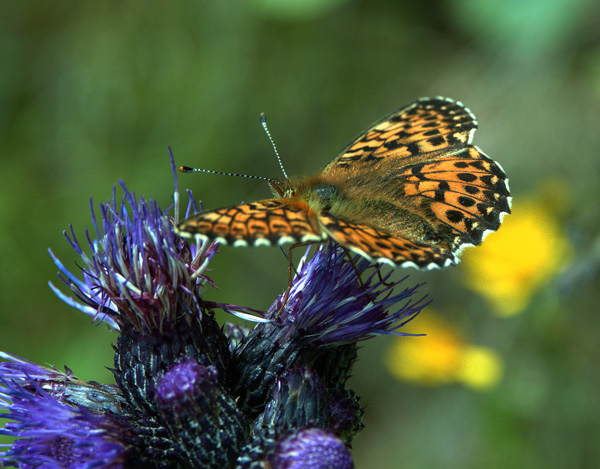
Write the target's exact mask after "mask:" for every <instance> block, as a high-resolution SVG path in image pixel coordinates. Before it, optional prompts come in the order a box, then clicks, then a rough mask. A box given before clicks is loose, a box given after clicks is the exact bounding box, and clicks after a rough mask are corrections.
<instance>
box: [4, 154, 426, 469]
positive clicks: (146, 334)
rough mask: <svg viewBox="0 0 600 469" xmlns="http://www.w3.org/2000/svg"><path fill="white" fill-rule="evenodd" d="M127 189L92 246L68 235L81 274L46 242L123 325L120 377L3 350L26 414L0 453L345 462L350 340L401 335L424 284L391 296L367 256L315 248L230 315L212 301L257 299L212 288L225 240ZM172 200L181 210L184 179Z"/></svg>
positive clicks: (151, 463) (90, 296) (358, 417)
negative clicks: (226, 318)
mask: <svg viewBox="0 0 600 469" xmlns="http://www.w3.org/2000/svg"><path fill="white" fill-rule="evenodd" d="M172 167H173V170H174V172H175V167H174V164H172ZM121 187H122V189H123V191H124V195H123V197H122V198H120V199H118V198H117V195H116V190H113V194H112V199H111V200H110V201H109V202H108V203H107V204H104V205H101V208H100V214H99V216H96V214H95V213H94V211H93V210H92V222H93V227H94V229H93V235H95V236H93V235H92V234H90V233H88V232H87V231H86V243H85V244H86V245H87V247H86V250H88V253H86V252H85V250H84V247H83V246H82V245H81V244H80V242H79V241H78V239H77V238H76V237H75V235H74V230H73V229H71V231H70V234H68V235H65V236H66V237H67V240H68V242H69V243H70V244H71V246H72V247H73V249H74V250H75V252H76V253H77V254H78V255H79V256H80V258H81V260H82V262H83V265H82V267H81V269H80V275H74V274H72V273H71V272H69V270H68V269H67V268H66V267H65V266H64V265H63V263H61V262H60V261H59V260H58V259H57V258H56V257H54V255H52V257H53V259H54V262H55V263H56V265H57V267H58V269H59V278H60V279H61V280H62V281H63V282H64V283H65V284H66V285H67V287H68V288H69V289H70V291H71V293H72V295H73V298H71V297H69V296H67V295H66V294H64V293H62V292H61V291H59V290H58V289H57V288H56V287H54V286H52V285H51V287H52V289H53V290H54V291H55V292H56V294H57V295H58V296H59V297H60V298H61V299H62V300H64V301H65V302H66V303H68V304H69V305H71V306H74V307H75V308H77V309H79V310H81V311H83V312H84V313H85V314H88V315H90V316H92V317H93V318H94V320H95V321H100V322H105V323H106V324H107V325H108V326H109V327H110V328H111V329H112V330H114V331H115V332H116V333H118V337H117V338H116V344H115V345H114V348H115V358H114V365H113V366H114V368H113V369H112V372H113V374H114V376H115V381H116V384H115V385H106V384H99V383H94V382H83V381H81V380H79V379H77V378H76V377H75V376H74V375H73V373H72V372H70V370H68V369H67V371H66V372H64V373H63V372H60V371H58V370H57V369H54V368H44V367H40V366H38V365H36V364H34V363H31V362H28V361H26V360H24V359H19V358H17V357H14V356H10V355H7V354H3V355H0V358H2V359H4V360H5V363H2V364H0V404H1V405H2V406H3V407H5V408H6V409H7V410H8V413H7V414H4V415H5V417H4V418H8V419H13V420H15V421H16V422H14V423H7V424H6V425H5V429H4V430H3V432H4V433H6V434H10V435H12V436H15V437H17V438H20V439H18V440H16V441H15V443H14V444H13V445H12V447H11V449H10V451H9V452H7V453H5V455H4V456H2V457H1V458H3V459H0V462H8V461H10V462H12V463H15V464H19V465H20V466H21V467H29V466H32V465H34V464H37V463H40V464H42V467H50V466H52V465H55V466H56V465H58V464H63V465H64V466H65V467H72V466H74V465H78V467H80V466H81V467H87V466H88V465H89V466H90V467H91V466H92V465H104V466H106V467H111V464H112V465H113V466H114V467H118V466H121V467H263V466H264V464H267V463H269V462H270V463H271V464H274V465H280V466H277V467H308V466H302V465H301V464H302V463H306V462H307V461H310V462H311V464H313V462H314V464H326V463H327V461H334V462H335V463H336V464H338V465H337V466H334V467H351V465H352V461H351V459H350V456H349V454H348V451H347V449H346V446H345V445H349V444H350V443H351V441H352V439H353V437H354V436H355V435H356V434H357V433H358V432H359V431H360V430H361V428H362V427H363V424H362V415H363V409H362V408H361V406H360V404H359V402H358V398H357V397H356V396H355V394H354V393H353V392H352V391H351V390H349V389H347V388H346V387H345V385H346V380H347V378H348V376H349V375H350V371H351V367H352V364H353V362H354V360H355V359H356V356H357V345H356V344H357V343H358V342H359V341H362V340H367V339H369V338H372V337H374V336H376V335H380V334H402V333H401V332H400V331H399V328H401V327H402V326H403V325H404V324H405V323H406V322H408V321H410V320H411V319H412V318H414V317H415V316H416V315H417V314H418V312H419V311H420V310H421V309H422V308H423V307H424V306H425V301H424V298H421V299H419V300H417V301H415V300H413V295H414V294H415V291H416V289H417V288H418V286H416V287H413V288H405V289H404V290H403V291H401V292H400V293H396V294H395V293H394V287H395V286H397V285H398V283H400V282H396V283H390V284H387V283H386V282H385V280H387V279H388V277H389V275H388V276H386V277H384V278H383V279H381V278H380V277H378V276H379V271H378V270H377V268H376V267H374V266H372V265H370V264H369V263H368V262H367V261H366V260H364V259H357V258H354V259H350V258H349V257H348V256H347V255H346V253H345V252H344V251H343V250H342V249H340V248H339V247H338V246H335V245H326V246H320V247H319V248H318V249H317V251H316V253H315V254H314V255H312V256H311V255H310V252H309V251H307V253H306V255H305V256H304V258H303V259H302V261H301V265H300V267H299V268H298V274H297V275H296V277H295V278H294V280H293V282H292V285H291V286H290V289H289V292H287V294H283V295H281V296H280V297H279V298H277V300H276V301H275V302H274V303H273V305H272V306H271V308H270V309H269V310H268V311H267V312H266V313H264V315H263V316H262V317H257V318H255V323H256V324H255V325H254V327H253V328H248V327H245V326H232V325H226V326H225V327H222V326H220V325H219V324H218V323H217V322H216V320H215V317H214V313H213V309H214V308H222V309H224V310H226V311H229V312H232V313H234V314H237V315H240V316H242V317H249V314H247V313H250V312H252V310H251V309H249V308H242V307H238V306H234V305H228V304H220V303H214V302H210V301H207V300H206V299H205V298H203V295H206V294H207V293H205V292H204V289H205V287H206V286H207V285H211V284H212V282H211V280H210V278H209V277H207V275H206V267H207V264H208V262H209V261H210V259H211V258H212V256H213V255H214V254H215V253H216V252H217V247H218V246H217V245H216V244H192V245H188V244H187V243H186V242H185V241H184V240H183V239H181V238H179V237H177V236H176V235H175V234H174V232H173V220H172V218H171V216H169V214H168V213H167V212H164V211H161V210H160V209H159V208H158V205H157V204H156V202H154V201H145V200H144V199H142V198H140V199H137V198H136V197H135V195H134V194H133V193H132V192H130V191H128V190H127V188H126V186H125V185H124V184H123V183H121ZM174 200H175V209H176V210H175V211H177V206H178V199H177V182H176V195H175V198H174ZM190 211H193V212H194V213H195V212H196V211H197V209H196V207H195V205H194V203H193V200H192V199H191V195H190V204H189V206H188V214H189V213H190ZM286 298H287V300H285V304H284V299H286ZM88 450H89V451H88ZM86 451H87V452H86ZM319 454H320V455H321V456H322V457H321V459H319V457H318V455H319ZM73 458H78V459H77V461H78V462H77V463H76V464H75V463H73V464H71V463H70V462H69V461H74V460H75V459H73ZM88 459H89V464H88V463H87V461H88ZM327 464H328V463H327ZM44 465H45V466H44ZM311 467H325V466H318V465H316V466H311Z"/></svg>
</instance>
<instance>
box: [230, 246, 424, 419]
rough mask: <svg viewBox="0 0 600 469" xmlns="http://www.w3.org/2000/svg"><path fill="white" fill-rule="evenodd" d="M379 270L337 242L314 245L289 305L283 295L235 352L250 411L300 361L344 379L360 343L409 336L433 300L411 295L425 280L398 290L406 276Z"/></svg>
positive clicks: (257, 410)
mask: <svg viewBox="0 0 600 469" xmlns="http://www.w3.org/2000/svg"><path fill="white" fill-rule="evenodd" d="M377 269H378V267H375V266H372V265H371V264H370V263H369V262H368V261H366V260H364V259H359V258H358V257H355V258H353V259H350V258H349V257H348V256H347V255H346V253H345V251H344V250H343V249H341V248H340V247H339V246H337V245H334V244H328V245H321V246H320V247H319V248H318V250H317V252H316V253H315V254H314V255H313V256H312V257H310V255H309V251H307V253H306V255H305V256H304V257H303V259H302V260H301V262H300V268H299V270H298V274H297V275H296V277H295V278H294V280H293V281H292V285H291V287H290V290H289V294H288V295H287V301H286V302H285V305H284V304H283V301H284V300H285V298H286V295H285V294H282V295H280V296H279V298H277V300H276V301H275V302H274V303H273V305H272V306H271V308H270V309H269V310H268V311H267V314H266V316H267V317H269V318H271V319H272V320H271V322H269V323H262V324H258V325H257V326H256V327H255V328H254V329H253V330H252V331H251V332H250V333H249V334H248V336H247V337H246V338H245V339H244V340H243V341H242V342H241V343H240V344H239V346H238V347H237V348H236V349H235V350H234V361H235V366H236V376H237V377H238V378H237V382H238V383H240V387H239V389H238V390H237V392H239V394H240V396H241V397H240V400H239V401H238V402H239V404H240V405H241V406H242V409H246V410H247V411H248V412H250V413H256V414H258V413H260V412H261V411H262V409H263V407H264V405H265V401H266V399H267V398H268V396H269V392H270V389H271V388H272V386H273V385H274V383H275V381H276V379H277V377H278V376H280V375H281V373H283V372H284V371H285V370H288V369H290V368H291V367H293V366H310V367H312V368H314V369H315V370H316V371H317V372H318V373H319V374H320V375H321V377H323V378H325V379H326V381H328V382H331V383H334V384H336V385H337V384H343V383H344V382H345V381H346V380H347V378H348V376H349V374H350V370H351V367H352V364H353V362H354V360H355V359H356V344H357V342H359V341H362V340H366V339H369V338H371V337H374V336H375V335H378V334H398V335H404V334H403V333H401V332H398V329H399V328H400V327H402V326H403V325H404V324H406V323H407V322H408V321H410V320H411V319H413V318H414V317H415V316H416V315H417V314H418V313H419V312H420V311H421V309H422V308H423V307H425V306H426V304H427V303H426V302H425V301H424V300H425V298H424V297H423V298H421V299H419V300H417V301H413V300H412V298H411V297H412V295H413V294H414V293H415V291H416V290H417V288H418V287H419V285H417V286H415V287H413V288H407V289H405V290H403V291H402V292H401V293H400V294H397V295H393V290H394V288H395V287H396V286H397V285H398V284H399V283H401V282H402V281H404V279H403V280H400V281H399V282H392V283H389V284H388V283H386V280H387V279H388V278H389V274H388V275H387V276H386V277H384V278H383V279H381V280H379V281H376V280H375V279H376V277H377V275H378V270H377ZM369 270H372V271H371V272H370V273H368V272H369ZM359 276H360V277H364V278H363V279H362V281H361V280H360V279H359ZM399 304H400V306H399V307H398V305H399ZM390 308H394V309H396V308H397V309H396V311H394V312H390V311H389V309H390Z"/></svg>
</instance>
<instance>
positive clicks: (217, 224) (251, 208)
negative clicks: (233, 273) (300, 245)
mask: <svg viewBox="0 0 600 469" xmlns="http://www.w3.org/2000/svg"><path fill="white" fill-rule="evenodd" d="M175 232H176V233H177V234H178V235H180V236H184V237H188V238H189V237H197V238H200V239H204V240H209V241H216V242H219V243H222V244H232V245H233V246H248V245H251V246H260V245H266V246H269V245H271V244H273V243H275V244H282V243H286V242H287V243H289V242H307V241H315V242H316V241H322V240H323V236H322V235H321V234H320V231H319V227H318V224H317V223H316V221H315V220H312V219H311V218H310V217H309V213H308V211H307V210H306V208H305V207H304V206H303V205H302V203H301V201H297V200H294V199H284V198H282V199H266V200H260V201H258V202H253V203H249V204H241V205H234V206H231V207H225V208H221V209H218V210H209V211H207V212H203V213H198V214H196V215H193V216H191V217H190V218H188V219H187V220H185V221H183V222H182V223H180V224H179V225H178V226H177V227H176V228H175Z"/></svg>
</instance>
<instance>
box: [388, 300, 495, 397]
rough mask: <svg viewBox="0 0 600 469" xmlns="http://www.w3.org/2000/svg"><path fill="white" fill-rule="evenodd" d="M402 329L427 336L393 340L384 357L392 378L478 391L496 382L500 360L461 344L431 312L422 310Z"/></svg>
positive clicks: (452, 330) (454, 332)
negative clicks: (463, 387) (459, 385)
mask: <svg viewBox="0 0 600 469" xmlns="http://www.w3.org/2000/svg"><path fill="white" fill-rule="evenodd" d="M405 329H406V332H411V333H424V334H427V335H426V336H422V337H410V336H409V337H396V338H395V339H394V343H393V345H392V347H391V348H390V349H389V351H388V353H387V354H386V366H387V368H388V370H389V371H390V372H391V373H392V375H394V376H395V377H397V378H399V379H402V380H405V381H410V382H414V383H417V384H422V385H441V384H449V383H455V382H461V383H463V384H464V385H465V386H468V387H471V388H473V389H478V390H480V389H486V388H490V387H492V386H494V385H495V384H496V383H497V382H498V381H499V380H500V378H501V376H502V372H503V363H502V359H501V358H500V356H498V354H497V353H496V352H494V351H493V350H491V349H489V348H486V347H479V346H474V345H470V344H467V343H465V342H464V340H463V339H462V337H461V335H460V333H459V332H458V331H457V330H456V329H455V328H453V327H452V326H451V325H450V324H448V323H447V322H446V321H445V320H444V319H443V318H442V317H441V316H440V315H438V314H437V313H435V312H434V311H433V310H432V309H431V308H426V309H424V310H423V311H422V312H421V314H420V315H419V316H418V319H417V320H416V321H413V322H411V323H410V324H408V325H407V326H405ZM403 330H404V329H403Z"/></svg>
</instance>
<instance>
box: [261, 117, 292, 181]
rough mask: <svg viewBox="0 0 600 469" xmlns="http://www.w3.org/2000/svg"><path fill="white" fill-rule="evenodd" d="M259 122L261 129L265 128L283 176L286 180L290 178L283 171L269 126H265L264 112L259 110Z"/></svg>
mask: <svg viewBox="0 0 600 469" xmlns="http://www.w3.org/2000/svg"><path fill="white" fill-rule="evenodd" d="M260 123H261V124H262V126H263V129H265V133H266V134H267V137H269V141H270V142H271V145H272V146H273V150H274V151H275V155H276V156H277V161H279V167H280V168H281V172H282V173H283V176H284V177H285V178H286V179H287V180H289V179H290V178H288V175H287V173H286V172H285V169H284V167H283V163H282V162H281V157H280V156H279V152H278V151H277V147H276V146H275V142H274V141H273V137H271V132H269V128H268V127H267V116H266V115H265V113H264V112H261V114H260Z"/></svg>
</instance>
